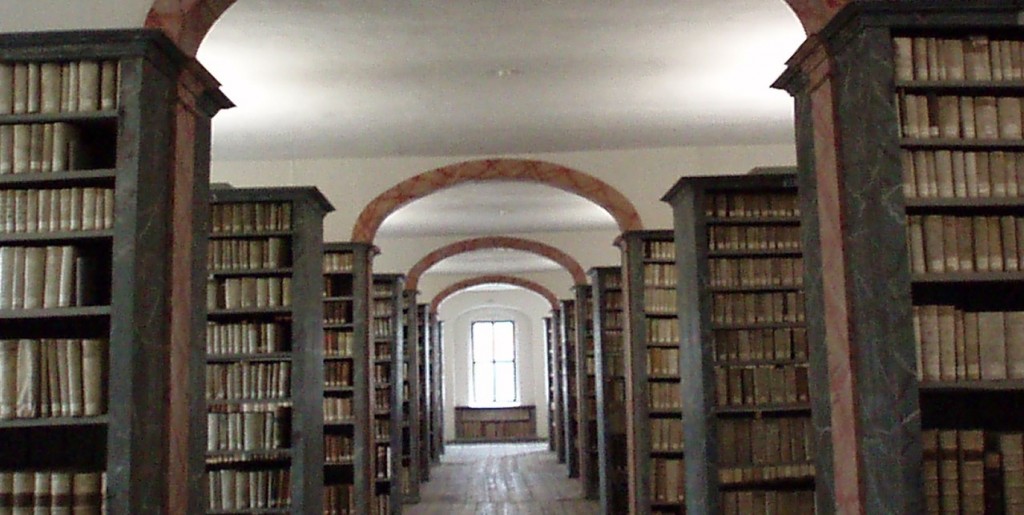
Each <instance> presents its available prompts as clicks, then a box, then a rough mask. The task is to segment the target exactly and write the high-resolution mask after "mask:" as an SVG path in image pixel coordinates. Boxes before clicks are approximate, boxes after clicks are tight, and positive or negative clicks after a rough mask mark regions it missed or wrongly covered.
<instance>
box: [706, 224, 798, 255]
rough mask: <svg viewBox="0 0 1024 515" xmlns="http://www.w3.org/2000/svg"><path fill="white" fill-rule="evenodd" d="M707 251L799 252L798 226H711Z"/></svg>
mask: <svg viewBox="0 0 1024 515" xmlns="http://www.w3.org/2000/svg"><path fill="white" fill-rule="evenodd" d="M708 250H710V251H711V252H716V251H736V250H743V251H753V250H791V251H796V250H800V226H799V225H768V226H764V225H712V226H710V227H708Z"/></svg>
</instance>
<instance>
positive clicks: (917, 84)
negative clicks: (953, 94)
mask: <svg viewBox="0 0 1024 515" xmlns="http://www.w3.org/2000/svg"><path fill="white" fill-rule="evenodd" d="M896 87H897V88H898V89H907V90H916V89H920V90H955V91H962V92H964V93H967V92H976V93H983V94H985V95H986V96H990V95H992V93H993V92H997V93H1006V94H1008V95H1024V81H1021V80H910V81H907V80H897V81H896Z"/></svg>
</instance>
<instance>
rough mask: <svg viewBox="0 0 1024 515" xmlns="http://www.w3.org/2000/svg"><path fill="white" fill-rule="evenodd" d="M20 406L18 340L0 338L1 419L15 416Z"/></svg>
mask: <svg viewBox="0 0 1024 515" xmlns="http://www.w3.org/2000/svg"><path fill="white" fill-rule="evenodd" d="M17 407H18V340H0V420H6V419H11V418H14V417H15V414H16V412H17Z"/></svg>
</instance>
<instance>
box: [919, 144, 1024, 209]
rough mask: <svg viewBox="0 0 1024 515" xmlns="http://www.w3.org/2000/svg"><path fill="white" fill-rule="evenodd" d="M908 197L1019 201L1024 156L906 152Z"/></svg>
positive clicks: (1023, 172)
mask: <svg viewBox="0 0 1024 515" xmlns="http://www.w3.org/2000/svg"><path fill="white" fill-rule="evenodd" d="M902 159H903V195H904V196H905V197H907V198H944V199H948V198H1007V197H1011V198H1015V197H1018V196H1020V195H1021V192H1024V154H1021V153H1019V152H1004V151H1001V150H999V151H994V152H971V151H963V150H949V149H940V150H933V151H925V150H920V151H910V150H905V151H903V153H902Z"/></svg>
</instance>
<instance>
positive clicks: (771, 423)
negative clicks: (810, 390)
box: [718, 416, 814, 483]
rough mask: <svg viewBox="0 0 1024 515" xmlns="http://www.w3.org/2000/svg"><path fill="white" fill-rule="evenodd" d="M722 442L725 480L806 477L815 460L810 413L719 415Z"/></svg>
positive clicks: (720, 456) (720, 457)
mask: <svg viewBox="0 0 1024 515" xmlns="http://www.w3.org/2000/svg"><path fill="white" fill-rule="evenodd" d="M718 442H719V445H718V465H719V469H722V470H720V473H719V476H720V477H722V480H723V482H725V483H740V482H749V481H762V480H770V479H773V477H772V476H774V477H775V478H781V477H788V478H796V477H805V476H806V475H807V473H808V469H807V467H806V465H810V464H811V462H813V461H814V426H813V424H812V423H811V419H810V417H806V416H803V417H764V418H736V417H727V418H724V417H723V418H719V419H718ZM768 467H775V468H773V469H769V468H768ZM730 469H731V470H730ZM757 469H761V470H757ZM722 472H725V474H722ZM810 472H811V473H813V469H812V470H810Z"/></svg>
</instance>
